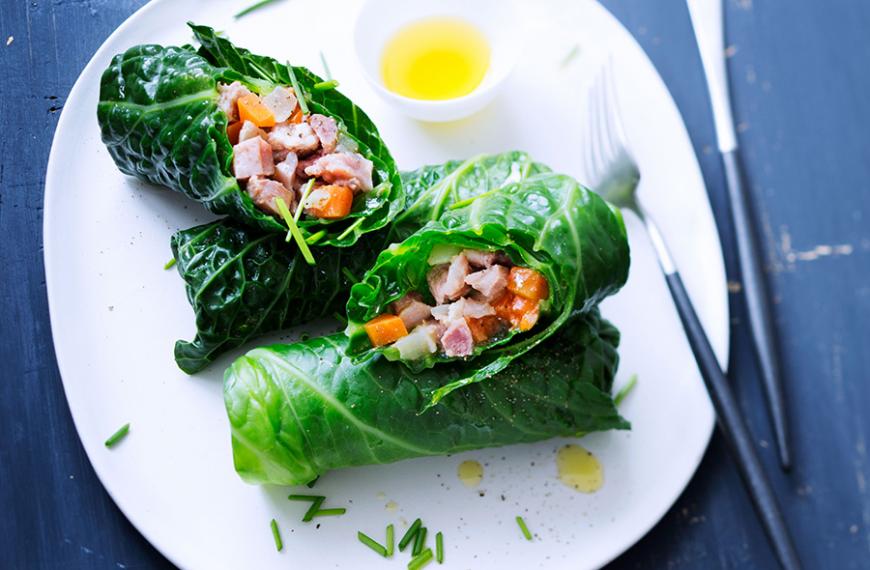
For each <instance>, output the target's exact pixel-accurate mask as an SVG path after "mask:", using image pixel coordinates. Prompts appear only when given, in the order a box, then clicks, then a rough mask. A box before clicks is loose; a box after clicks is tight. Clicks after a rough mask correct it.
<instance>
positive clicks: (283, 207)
mask: <svg viewBox="0 0 870 570" xmlns="http://www.w3.org/2000/svg"><path fill="white" fill-rule="evenodd" d="M275 207H276V208H278V211H279V212H281V217H282V218H284V222H286V224H287V227H288V228H290V231H289V232H288V233H287V240H286V241H290V239H291V236H292V238H293V239H295V240H296V244H297V245H298V246H299V251H301V252H302V257H304V258H305V261H306V262H307V263H308V265H314V256H313V255H311V250H310V249H308V244H307V243H305V238H303V237H302V232H300V231H299V226H297V225H296V222H295V221H294V220H293V216H292V214H290V210H289V209H288V208H287V202H285V201H284V200H283V199H281V198H275Z"/></svg>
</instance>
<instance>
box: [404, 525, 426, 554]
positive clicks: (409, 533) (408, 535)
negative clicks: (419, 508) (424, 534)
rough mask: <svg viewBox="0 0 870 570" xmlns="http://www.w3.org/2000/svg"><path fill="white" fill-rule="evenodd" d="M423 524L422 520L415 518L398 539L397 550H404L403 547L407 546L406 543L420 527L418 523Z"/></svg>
mask: <svg viewBox="0 0 870 570" xmlns="http://www.w3.org/2000/svg"><path fill="white" fill-rule="evenodd" d="M422 524H423V521H421V520H420V519H417V520H415V521H414V522H413V523H412V524H411V526H410V528H408V530H407V532H405V536H403V537H402V540H400V541H399V551H400V552H401V551H403V550H405V547H406V546H408V543H409V542H411V540H412V539H413V538H414V537H415V536H416V535H417V529H419V528H420V525H422Z"/></svg>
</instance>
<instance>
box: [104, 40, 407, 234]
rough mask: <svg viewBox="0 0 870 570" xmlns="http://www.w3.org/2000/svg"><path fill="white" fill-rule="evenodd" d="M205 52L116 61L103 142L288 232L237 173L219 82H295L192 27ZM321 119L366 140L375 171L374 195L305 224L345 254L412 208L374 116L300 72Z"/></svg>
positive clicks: (229, 211)
mask: <svg viewBox="0 0 870 570" xmlns="http://www.w3.org/2000/svg"><path fill="white" fill-rule="evenodd" d="M190 26H191V28H192V29H193V32H194V35H195V37H196V39H197V40H198V41H199V42H200V43H201V44H202V48H201V49H200V50H199V52H197V51H196V50H195V49H194V48H193V47H191V46H182V47H172V46H159V45H139V46H135V47H132V48H130V49H129V50H127V51H126V52H124V53H123V54H119V55H117V56H115V57H114V58H113V59H112V61H111V63H110V65H109V67H108V68H107V69H106V70H105V72H104V73H103V76H102V80H101V85H100V101H99V104H98V106H97V118H98V121H99V124H100V129H101V133H102V140H103V142H104V143H105V145H106V147H107V149H108V151H109V154H110V155H111V156H112V158H113V159H114V161H115V164H116V165H117V166H118V168H119V169H120V170H121V171H122V172H124V173H125V174H128V175H131V176H135V177H136V178H139V179H141V180H144V181H146V182H149V183H152V184H156V185H159V186H165V187H167V188H170V189H172V190H175V191H177V192H181V193H183V194H184V195H186V196H187V197H189V198H191V199H193V200H195V201H197V202H200V203H202V204H203V205H204V206H205V207H206V208H207V209H208V210H209V211H211V212H213V213H215V214H218V215H226V216H229V217H231V218H233V219H235V220H237V221H239V222H242V223H244V224H246V225H249V226H252V227H255V228H258V229H260V230H262V231H265V232H273V233H286V232H287V227H286V226H285V224H284V222H283V221H281V220H279V219H278V218H276V217H274V216H271V215H269V214H267V213H265V212H263V211H261V210H260V209H259V208H257V206H256V205H255V204H254V202H253V200H252V199H251V197H250V196H249V195H248V194H247V192H245V191H244V190H243V189H242V188H241V187H240V186H239V183H238V182H237V180H236V179H235V177H234V176H233V171H232V162H233V147H232V144H231V143H230V140H229V137H228V135H227V116H226V114H225V113H224V112H223V111H222V110H221V109H220V108H219V107H218V100H219V97H220V94H219V92H218V84H230V83H232V82H233V81H240V82H241V83H243V84H244V85H245V86H246V87H248V88H249V89H250V90H252V91H254V92H256V93H258V94H260V95H267V94H268V93H270V92H271V91H272V90H273V89H274V88H275V87H277V86H287V85H290V84H291V81H290V73H289V72H288V68H287V66H286V65H284V64H281V63H278V62H277V61H275V60H273V59H271V58H268V57H263V56H257V55H254V54H251V53H250V52H249V51H247V50H244V49H241V48H237V47H235V46H234V45H233V44H232V43H230V41H229V40H227V39H225V38H222V37H219V36H218V35H217V34H216V33H215V31H214V30H212V29H211V28H208V27H205V26H196V25H193V24H191V25H190ZM293 73H294V75H295V77H296V79H297V81H298V84H299V86H300V89H301V91H302V93H301V94H297V97H304V99H305V101H306V102H307V104H308V107H309V108H310V110H311V112H312V113H320V114H322V115H327V116H330V117H332V118H334V119H335V120H336V123H337V124H338V127H339V132H340V133H342V135H343V136H345V137H348V138H349V139H352V140H353V141H355V142H356V144H357V146H358V152H359V153H360V154H362V155H363V156H364V157H365V158H367V159H369V160H371V161H372V162H373V163H374V169H373V181H374V185H375V187H374V189H373V190H371V191H368V192H363V193H361V194H359V195H358V196H357V198H356V199H355V200H354V203H353V207H352V209H351V213H350V214H349V215H348V216H347V217H345V218H343V219H341V220H324V219H318V218H309V217H306V216H303V218H302V219H300V220H299V222H298V224H299V227H300V229H301V230H302V233H303V236H305V237H309V236H311V235H314V234H319V233H320V232H325V233H324V234H323V235H321V237H320V239H319V241H318V244H319V245H331V246H338V247H345V246H350V245H353V244H354V243H356V242H357V241H358V239H359V238H360V236H362V235H363V234H366V233H368V232H373V231H377V230H379V229H381V228H383V227H385V226H386V225H387V224H388V223H389V222H390V221H391V220H392V218H393V217H394V216H395V215H396V214H397V213H398V212H400V211H401V210H402V209H403V207H404V193H403V192H402V184H401V180H400V176H399V171H398V168H397V167H396V163H395V161H394V160H393V157H392V155H391V154H390V152H389V150H388V149H387V147H386V145H385V144H384V141H383V140H382V139H381V137H380V135H379V134H378V130H377V128H376V127H375V125H374V123H372V121H371V120H370V119H369V117H368V116H367V115H366V114H365V113H364V112H363V111H362V109H360V108H359V107H357V106H356V105H354V104H353V102H351V101H350V99H348V98H347V97H345V96H344V95H342V94H341V93H340V92H339V91H338V90H336V89H326V90H323V89H320V90H318V89H315V88H314V85H315V84H317V83H320V82H322V81H323V80H322V79H321V78H320V77H318V76H317V75H315V74H314V73H312V72H311V71H310V70H308V69H306V68H304V67H297V66H294V67H293Z"/></svg>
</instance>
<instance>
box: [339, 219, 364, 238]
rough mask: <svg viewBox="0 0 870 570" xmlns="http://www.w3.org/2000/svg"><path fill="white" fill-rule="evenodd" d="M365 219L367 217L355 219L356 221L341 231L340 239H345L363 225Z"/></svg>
mask: <svg viewBox="0 0 870 570" xmlns="http://www.w3.org/2000/svg"><path fill="white" fill-rule="evenodd" d="M363 220H365V218H360V219H358V220H357V221H355V222H354V223H352V224H351V225H349V226H347V229H346V230H344V231H343V232H341V235H340V236H338V239H344V238H346V237H347V236H349V235H350V234H351V233H353V231H354V230H355V229H357V228H358V227H359V226H361V225H362V223H363Z"/></svg>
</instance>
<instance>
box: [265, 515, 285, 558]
mask: <svg viewBox="0 0 870 570" xmlns="http://www.w3.org/2000/svg"><path fill="white" fill-rule="evenodd" d="M269 526H271V527H272V538H274V539H275V550H277V551H278V552H281V551H282V550H284V542H283V541H282V540H281V532H280V531H279V530H278V521H276V520H275V519H272V522H271V523H269Z"/></svg>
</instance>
